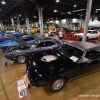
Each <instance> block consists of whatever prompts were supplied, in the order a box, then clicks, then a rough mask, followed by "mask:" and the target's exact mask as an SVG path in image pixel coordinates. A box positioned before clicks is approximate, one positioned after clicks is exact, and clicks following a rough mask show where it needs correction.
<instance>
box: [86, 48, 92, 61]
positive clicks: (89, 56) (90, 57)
mask: <svg viewBox="0 0 100 100" xmlns="http://www.w3.org/2000/svg"><path fill="white" fill-rule="evenodd" d="M93 54H94V50H92V51H88V52H87V53H86V55H85V57H86V58H88V59H90V60H92V59H93Z"/></svg>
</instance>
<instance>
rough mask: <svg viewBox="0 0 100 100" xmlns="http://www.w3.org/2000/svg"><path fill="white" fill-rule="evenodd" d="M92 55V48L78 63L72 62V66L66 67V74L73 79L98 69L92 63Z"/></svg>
mask: <svg viewBox="0 0 100 100" xmlns="http://www.w3.org/2000/svg"><path fill="white" fill-rule="evenodd" d="M93 57H94V50H92V51H88V52H87V53H86V54H85V56H84V57H82V59H81V60H80V61H79V62H78V63H75V62H74V63H73V66H70V68H69V69H67V72H66V76H67V77H68V78H69V79H73V78H76V77H80V76H83V75H86V74H88V73H92V72H94V71H96V70H98V67H97V66H94V64H93Z"/></svg>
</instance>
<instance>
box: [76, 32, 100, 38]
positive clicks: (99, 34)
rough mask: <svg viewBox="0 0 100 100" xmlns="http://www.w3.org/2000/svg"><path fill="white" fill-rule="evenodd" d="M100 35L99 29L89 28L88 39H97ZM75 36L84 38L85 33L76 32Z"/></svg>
mask: <svg viewBox="0 0 100 100" xmlns="http://www.w3.org/2000/svg"><path fill="white" fill-rule="evenodd" d="M99 36H100V32H99V31H97V30H88V31H87V39H95V38H97V39H98V37H99ZM74 37H76V38H82V37H83V33H80V34H74Z"/></svg>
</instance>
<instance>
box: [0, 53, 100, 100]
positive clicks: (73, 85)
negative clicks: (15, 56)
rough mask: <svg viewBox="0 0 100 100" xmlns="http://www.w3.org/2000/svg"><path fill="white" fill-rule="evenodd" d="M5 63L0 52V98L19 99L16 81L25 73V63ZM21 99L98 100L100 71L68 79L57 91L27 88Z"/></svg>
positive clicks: (99, 99)
mask: <svg viewBox="0 0 100 100" xmlns="http://www.w3.org/2000/svg"><path fill="white" fill-rule="evenodd" d="M4 65H5V57H4V54H3V53H0V100H20V99H19V95H18V91H17V83H16V82H17V81H18V80H19V79H21V78H22V77H23V76H24V75H25V69H26V66H25V64H17V63H14V64H13V65H11V66H4ZM27 93H28V95H27V96H26V97H24V98H22V99H21V100H100V71H98V72H95V73H93V74H90V75H88V76H84V77H81V78H79V79H76V80H73V81H70V82H68V83H67V84H66V86H65V88H64V89H62V90H61V91H60V92H57V93H50V92H49V91H48V88H47V86H43V87H36V88H29V89H27Z"/></svg>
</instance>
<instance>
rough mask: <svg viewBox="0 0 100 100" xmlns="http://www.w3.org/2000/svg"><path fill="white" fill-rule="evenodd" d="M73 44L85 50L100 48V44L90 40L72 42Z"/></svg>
mask: <svg viewBox="0 0 100 100" xmlns="http://www.w3.org/2000/svg"><path fill="white" fill-rule="evenodd" d="M70 45H71V46H74V47H77V48H79V49H82V50H84V51H88V50H92V49H96V48H100V44H95V43H90V42H72V43H70Z"/></svg>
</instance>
